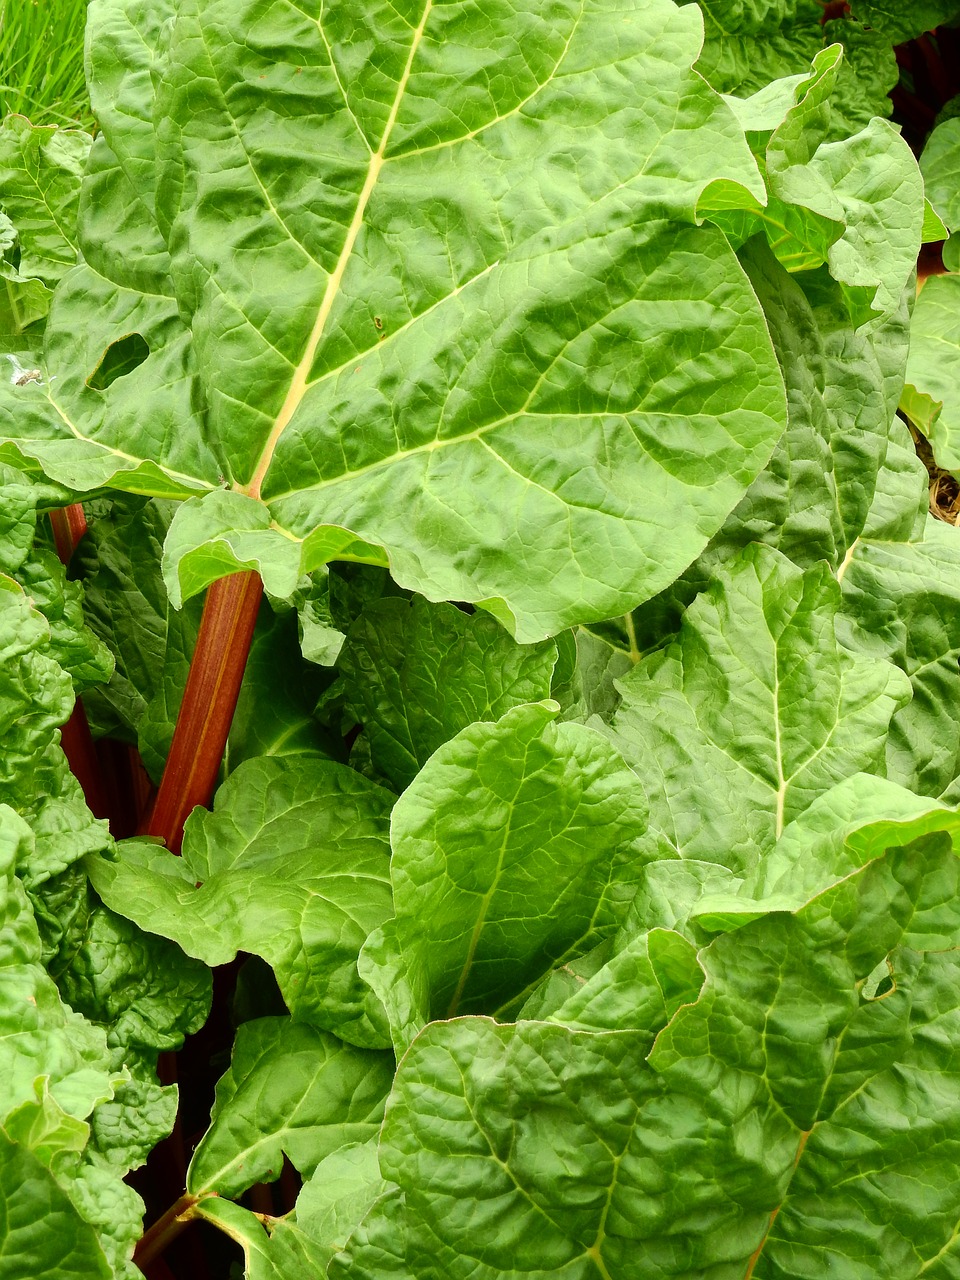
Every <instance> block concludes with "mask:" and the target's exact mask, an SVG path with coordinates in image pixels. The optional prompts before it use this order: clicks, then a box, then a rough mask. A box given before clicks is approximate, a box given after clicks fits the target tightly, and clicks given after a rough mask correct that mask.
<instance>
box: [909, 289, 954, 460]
mask: <svg viewBox="0 0 960 1280" xmlns="http://www.w3.org/2000/svg"><path fill="white" fill-rule="evenodd" d="M958 370H960V276H957V275H946V276H932V277H931V278H930V279H929V280H927V282H926V283H925V284H924V286H923V288H922V289H921V290H920V296H919V297H918V298H917V305H916V307H915V308H914V312H913V323H912V325H911V327H910V358H909V360H908V361H907V383H908V384H909V385H910V387H912V388H913V390H914V392H919V393H920V394H921V395H924V396H927V397H929V400H930V401H932V402H933V403H932V409H933V412H932V413H931V414H930V415H929V423H928V424H927V425H925V426H924V428H923V429H924V431H925V433H926V435H927V436H928V438H929V440H930V447H931V448H932V449H933V455H934V457H935V458H936V460H937V462H938V463H939V465H940V466H941V467H944V468H945V469H946V470H947V471H958V470H960V398H958V396H957V390H956V386H957V383H956V378H957V372H958ZM937 409H939V412H937Z"/></svg>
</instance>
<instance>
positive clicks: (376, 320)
mask: <svg viewBox="0 0 960 1280" xmlns="http://www.w3.org/2000/svg"><path fill="white" fill-rule="evenodd" d="M373 323H374V324H375V325H376V326H377V328H378V329H382V328H383V321H382V320H381V319H380V317H379V316H374V317H373Z"/></svg>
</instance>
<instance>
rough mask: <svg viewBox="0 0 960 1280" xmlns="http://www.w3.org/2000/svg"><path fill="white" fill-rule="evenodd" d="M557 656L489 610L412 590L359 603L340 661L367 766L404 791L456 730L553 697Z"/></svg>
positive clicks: (549, 647) (548, 646)
mask: <svg viewBox="0 0 960 1280" xmlns="http://www.w3.org/2000/svg"><path fill="white" fill-rule="evenodd" d="M556 661H557V650H556V646H555V645H554V644H553V643H552V642H549V641H548V642H546V643H542V644H537V645H518V644H517V643H516V642H515V641H513V640H512V639H511V638H510V636H509V635H507V633H506V632H505V631H504V630H503V628H502V627H501V626H499V625H498V624H497V623H496V622H495V621H494V620H493V619H492V618H491V617H489V615H484V614H482V613H477V614H474V615H473V616H469V615H467V614H465V613H463V612H461V610H459V609H457V608H455V607H454V606H453V605H446V604H440V605H431V604H429V603H428V602H427V601H426V600H424V599H422V598H420V597H415V598H414V599H413V600H410V601H407V600H400V599H386V600H380V601H378V602H377V603H375V604H373V605H371V606H370V607H369V608H367V609H364V611H363V613H361V615H360V617H359V618H358V619H357V620H356V622H355V623H354V624H353V626H352V627H351V628H350V631H349V632H348V634H347V638H346V641H345V643H344V646H343V649H342V651H341V654H340V658H339V661H338V664H337V665H338V669H339V671H340V674H341V678H342V682H343V687H344V696H345V699H346V703H347V707H348V708H349V710H350V711H351V712H352V713H353V715H354V716H355V717H356V719H357V723H358V724H360V725H361V726H362V728H363V734H364V737H365V739H366V741H367V744H368V747H369V753H370V757H371V761H372V764H373V767H374V769H375V770H376V771H377V773H379V774H381V775H382V776H383V777H384V778H386V779H387V780H388V781H389V783H390V784H391V785H392V786H393V787H394V788H395V789H396V790H397V791H398V792H400V791H402V790H403V789H404V787H406V786H408V785H409V783H411V782H412V781H413V779H414V777H415V776H416V775H417V773H418V772H419V771H420V769H421V768H422V766H423V765H424V764H425V763H426V761H427V759H428V757H429V756H431V755H432V754H433V752H434V751H435V750H436V749H437V748H438V747H440V746H442V744H443V743H444V742H446V741H448V739H450V738H452V737H453V736H454V734H456V733H458V732H459V731H460V730H461V729H466V728H467V726H468V725H471V724H473V723H475V722H476V721H478V720H499V719H500V717H501V716H502V715H503V714H504V712H506V711H508V710H509V709H510V708H511V707H514V706H519V705H521V704H522V703H525V702H538V701H540V700H541V699H543V698H549V697H550V692H551V690H550V685H551V679H552V676H553V671H554V667H555V665H556Z"/></svg>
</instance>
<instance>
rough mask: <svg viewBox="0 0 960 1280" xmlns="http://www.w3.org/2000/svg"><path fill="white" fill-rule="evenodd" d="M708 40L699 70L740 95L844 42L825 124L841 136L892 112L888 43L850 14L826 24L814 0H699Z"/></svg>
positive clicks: (894, 74) (798, 70) (892, 62)
mask: <svg viewBox="0 0 960 1280" xmlns="http://www.w3.org/2000/svg"><path fill="white" fill-rule="evenodd" d="M701 7H702V8H703V10H704V15H705V18H706V24H705V25H706V39H705V41H704V48H703V53H702V54H701V55H700V60H699V62H698V63H697V70H698V71H699V72H700V73H701V74H702V75H703V76H705V77H706V79H707V80H708V81H709V82H710V83H711V84H712V85H713V86H714V88H715V89H719V90H721V92H723V93H729V94H736V95H737V96H738V97H741V98H745V97H747V96H748V95H750V94H752V93H754V92H758V91H762V90H763V89H765V88H766V86H767V85H768V84H770V83H771V82H772V81H775V80H778V79H781V78H784V77H787V76H791V75H795V74H802V73H803V72H804V71H805V70H806V68H807V66H808V64H809V63H810V62H811V61H812V60H813V59H814V58H815V57H816V55H817V53H818V52H819V51H820V50H822V49H823V47H824V46H825V45H827V46H829V45H832V44H840V45H842V46H843V51H844V58H843V63H842V64H841V66H840V67H839V69H838V74H837V79H836V83H835V85H834V88H833V91H832V93H831V95H830V118H829V121H828V123H827V130H828V133H829V135H830V137H831V138H833V139H839V138H843V137H847V136H849V135H850V134H852V133H856V132H858V131H859V130H860V129H862V128H863V127H864V126H865V125H866V124H867V123H869V120H870V118H871V116H889V115H890V112H891V103H890V100H889V98H888V97H887V94H888V93H889V91H890V90H891V89H892V88H893V86H894V85H895V84H896V83H897V78H898V70H897V63H896V58H895V57H894V54H893V50H892V49H891V48H890V45H889V43H888V42H887V41H886V40H885V39H884V38H883V37H882V36H880V35H878V34H877V33H876V32H872V31H869V30H865V29H864V27H863V25H862V24H861V23H859V22H857V21H855V20H853V19H851V18H850V17H844V18H843V19H840V20H836V19H834V20H830V21H827V22H824V12H823V7H822V6H821V5H820V4H817V3H816V2H815V0H759V2H756V3H754V2H753V0H747V3H742V2H741V0H704V3H703V5H702V6H701Z"/></svg>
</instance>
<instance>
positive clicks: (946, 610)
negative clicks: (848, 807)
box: [843, 519, 960, 796]
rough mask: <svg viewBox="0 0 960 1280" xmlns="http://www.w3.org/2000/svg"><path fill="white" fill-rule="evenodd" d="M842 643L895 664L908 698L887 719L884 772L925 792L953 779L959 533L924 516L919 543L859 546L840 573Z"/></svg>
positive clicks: (959, 753) (959, 685) (958, 684)
mask: <svg viewBox="0 0 960 1280" xmlns="http://www.w3.org/2000/svg"><path fill="white" fill-rule="evenodd" d="M843 595H844V606H845V612H846V614H847V616H848V617H849V626H850V630H849V633H848V635H847V636H846V637H845V639H846V643H847V645H848V647H850V648H852V649H855V650H856V651H857V652H861V653H867V654H871V655H873V656H875V657H883V658H886V659H888V660H889V661H891V662H895V663H896V664H897V666H898V667H900V669H901V670H902V671H903V672H904V673H905V674H906V675H907V676H908V677H909V679H910V686H911V689H912V693H913V696H912V698H911V699H910V701H909V703H908V704H907V705H906V706H905V707H902V708H900V710H899V711H898V712H897V713H896V715H895V716H894V717H893V720H892V721H891V723H890V735H889V737H888V739H887V749H886V761H887V770H886V771H887V776H888V777H890V778H891V779H893V780H895V781H896V782H899V783H900V784H901V785H902V786H905V787H909V788H910V789H911V790H912V791H916V792H919V793H920V794H921V795H925V796H939V795H942V794H943V792H944V791H945V790H946V789H947V787H949V786H950V784H951V783H952V782H953V781H954V779H955V778H957V777H960V744H958V742H957V734H956V721H955V715H954V708H955V707H956V705H957V699H958V697H960V668H958V661H960V610H958V606H960V534H958V533H957V531H956V529H953V528H951V527H950V526H949V525H946V524H944V523H943V522H942V521H939V520H933V519H931V520H929V522H928V524H927V531H926V535H925V537H924V540H923V541H922V542H915V543H901V544H897V543H887V542H872V541H862V542H860V543H859V544H858V546H857V548H856V550H855V552H854V554H853V556H852V558H851V560H850V563H849V564H848V566H847V569H846V572H845V574H844V577H843Z"/></svg>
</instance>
